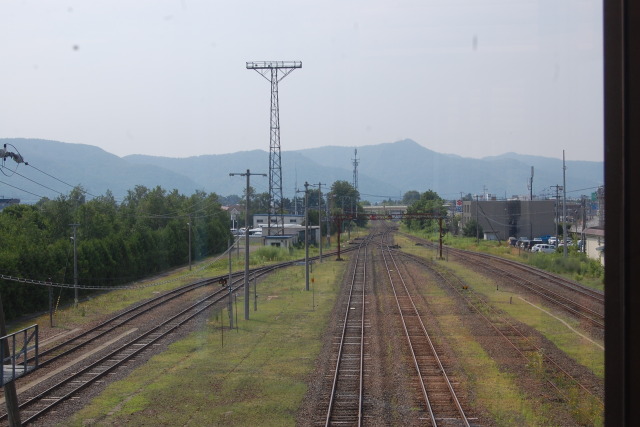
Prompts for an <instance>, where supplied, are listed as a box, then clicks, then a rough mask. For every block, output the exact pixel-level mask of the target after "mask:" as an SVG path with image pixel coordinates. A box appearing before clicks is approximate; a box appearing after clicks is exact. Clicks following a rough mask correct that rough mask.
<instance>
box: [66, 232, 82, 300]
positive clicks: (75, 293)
mask: <svg viewBox="0 0 640 427" xmlns="http://www.w3.org/2000/svg"><path fill="white" fill-rule="evenodd" d="M69 225H70V226H71V227H73V237H71V240H73V306H74V307H78V245H77V242H78V235H77V233H76V229H77V228H78V226H79V225H80V224H69Z"/></svg>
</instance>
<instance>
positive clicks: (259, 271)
mask: <svg viewBox="0 0 640 427" xmlns="http://www.w3.org/2000/svg"><path fill="white" fill-rule="evenodd" d="M314 258H316V257H314ZM296 262H298V261H297V260H296V261H287V262H283V263H278V264H272V265H269V266H264V267H259V268H256V269H253V270H252V272H253V273H254V274H256V275H257V276H258V277H261V276H263V275H265V274H268V273H270V272H272V271H274V270H277V269H280V268H285V267H289V266H292V265H294V264H295V263H296ZM220 277H224V278H227V277H228V275H225V276H219V277H215V278H212V279H205V280H203V281H199V282H196V283H193V284H189V285H184V286H181V287H180V288H177V289H174V290H172V291H168V292H167V293H165V294H163V295H160V296H158V297H155V298H153V299H151V300H149V301H146V302H144V303H141V304H139V305H137V306H136V307H133V308H132V309H129V310H126V311H125V312H123V313H120V314H118V315H116V316H114V317H113V318H111V319H109V320H107V321H105V322H103V325H104V324H110V323H114V322H115V321H117V320H118V319H121V317H122V316H124V315H126V314H127V313H131V312H133V311H135V310H136V309H138V308H140V307H145V309H144V311H149V310H151V309H154V308H157V307H158V306H160V305H163V304H165V303H167V302H169V301H170V300H172V299H174V298H175V297H176V295H174V294H175V293H176V292H177V293H180V292H182V293H183V294H184V293H188V292H190V291H192V290H193V289H194V288H197V287H201V286H204V285H205V284H208V283H211V282H214V281H216V280H219V278H220ZM234 277H237V278H238V279H236V280H235V281H234V282H233V283H234V284H237V286H236V287H235V288H233V290H234V291H235V290H237V289H240V288H241V287H243V286H244V283H243V273H242V272H236V273H234ZM167 295H170V298H168V299H166V298H165V297H166V296H167ZM227 296H228V289H227V288H223V289H220V290H217V291H215V292H214V293H212V294H210V295H208V296H206V297H204V298H203V299H201V300H200V301H198V302H196V303H195V304H193V305H191V306H190V307H189V308H187V309H185V310H183V311H181V312H180V313H178V314H177V315H176V316H179V315H181V314H183V313H185V312H186V311H187V310H190V309H193V308H194V307H196V306H198V305H201V304H202V303H203V302H206V301H210V300H213V302H212V303H211V304H209V305H207V306H206V307H205V308H203V310H204V309H206V308H208V307H210V306H211V305H213V304H215V303H217V302H219V301H222V300H225V299H226V298H227ZM163 299H164V300H163ZM160 300H163V301H160ZM154 303H155V304H154ZM149 304H152V307H150V308H147V307H146V306H147V305H149ZM198 313H199V312H198ZM198 313H196V314H194V316H195V315H197V314H198ZM176 316H174V318H175V317H176ZM135 317H137V316H135ZM191 317H193V316H191ZM191 317H190V318H191ZM190 318H188V319H186V320H185V321H184V322H182V323H180V324H179V325H177V326H176V327H174V328H171V330H170V331H168V332H167V334H168V333H169V332H172V331H173V330H175V328H177V327H178V326H181V325H182V324H184V323H186V322H187V321H188V320H190ZM172 319H173V318H172ZM129 320H131V319H127V320H126V321H129ZM170 321H171V319H169V320H167V321H165V322H163V323H162V324H161V325H158V326H157V327H155V328H154V329H152V330H151V331H148V332H145V333H144V334H142V335H141V336H140V337H138V338H136V339H134V340H132V341H131V342H129V343H128V344H125V345H124V346H123V347H121V348H120V349H118V350H116V351H120V350H124V349H125V347H127V346H131V345H133V343H135V342H136V341H139V340H140V339H143V338H144V337H146V336H148V335H149V334H150V333H152V331H154V330H157V328H159V327H162V326H163V325H166V324H167V323H168V322H170ZM123 323H125V322H123ZM123 323H118V324H117V325H115V326H112V327H111V330H113V329H115V328H117V327H120V326H122V324H123ZM99 327H100V326H99ZM99 327H98V328H99ZM92 330H93V329H92ZM94 331H95V330H94ZM103 335H104V334H99V336H103ZM165 335H166V334H165ZM81 336H86V333H85V334H80V335H78V336H76V337H73V338H71V339H69V340H68V341H66V342H65V343H63V344H61V345H60V346H56V348H61V347H62V346H63V345H64V344H67V343H68V342H72V341H75V340H77V339H79V338H80V337H81ZM97 338H98V337H93V338H91V339H89V340H88V341H87V342H83V343H81V344H80V345H78V346H76V347H75V348H73V349H72V350H71V351H66V352H65V355H68V354H70V353H72V352H74V351H76V350H78V349H79V348H82V347H84V346H85V344H87V343H88V342H92V341H95V340H96V339H97ZM154 342H155V341H154ZM147 347H148V346H146V345H145V346H144V348H147ZM51 350H53V349H51ZM135 353H136V354H138V352H137V351H136V352H135ZM107 358H108V356H107V357H105V358H102V359H101V360H103V359H104V360H106V359H107ZM127 359H130V357H127ZM92 366H94V365H92ZM87 369H90V367H89V368H85V369H82V370H81V371H80V372H79V373H82V372H86V371H87ZM113 369H115V367H114V368H113ZM111 370H112V369H111ZM74 377H75V375H74ZM70 380H71V378H67V379H65V380H63V381H61V382H59V383H58V384H56V385H54V386H53V387H52V388H50V389H49V390H47V391H46V392H48V391H51V390H53V388H54V387H57V386H62V385H63V384H66V383H67V382H68V381H70ZM95 380H97V378H96V379H95ZM95 380H92V381H88V382H87V383H88V384H87V385H86V386H88V385H89V383H92V382H94V381H95ZM86 386H82V387H80V388H78V389H77V390H74V391H72V392H70V394H69V396H70V395H71V394H75V393H77V392H78V391H81V390H83V389H84V388H85V387H86ZM46 392H45V393H46ZM38 396H40V395H38ZM36 397H37V396H36ZM67 398H68V396H67V397H65V398H64V399H60V400H57V401H55V402H53V403H52V405H51V406H49V407H48V409H47V410H46V411H48V410H50V409H51V408H53V407H54V406H56V405H58V404H60V403H62V402H63V401H64V400H66V399H67ZM34 399H35V398H34ZM32 401H33V399H29V400H28V401H26V402H23V404H21V405H20V408H24V407H26V405H27V404H29V403H30V402H32ZM46 411H43V412H42V413H41V414H39V415H38V417H39V416H41V415H43V414H44V413H45V412H46ZM6 418H7V414H6V413H4V414H2V415H0V420H5V419H6ZM32 419H35V418H33V417H32V418H30V419H28V420H27V421H25V422H30V421H31V420H32Z"/></svg>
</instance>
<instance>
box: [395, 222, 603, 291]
mask: <svg viewBox="0 0 640 427" xmlns="http://www.w3.org/2000/svg"><path fill="white" fill-rule="evenodd" d="M401 231H402V232H405V233H409V234H412V235H414V236H416V237H420V238H422V239H427V240H429V241H432V242H437V241H438V234H437V233H427V232H425V231H422V230H420V231H415V230H409V229H408V228H407V227H406V226H405V225H402V226H401ZM443 244H444V245H447V246H451V247H454V248H458V249H464V250H468V251H474V252H482V253H487V254H491V255H497V256H501V257H503V258H507V259H510V260H513V261H518V262H522V263H525V264H529V265H532V266H534V267H537V268H540V269H542V270H546V271H549V272H552V273H555V274H559V275H561V276H563V277H566V278H568V279H571V280H575V281H576V282H579V283H581V284H583V285H585V286H589V287H591V288H594V289H599V290H604V267H603V266H602V265H601V264H600V262H599V261H598V260H594V259H590V258H588V257H587V256H586V254H584V253H579V252H577V251H576V249H575V247H571V248H569V253H568V256H567V258H565V257H564V256H563V254H562V253H553V254H544V253H531V252H528V251H525V250H521V249H518V248H514V247H511V246H509V245H507V244H506V242H497V241H490V240H480V241H479V242H476V239H475V238H471V237H460V236H452V235H451V234H446V235H445V236H444V237H443ZM445 250H446V249H445Z"/></svg>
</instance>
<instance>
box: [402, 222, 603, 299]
mask: <svg viewBox="0 0 640 427" xmlns="http://www.w3.org/2000/svg"><path fill="white" fill-rule="evenodd" d="M399 234H401V235H403V236H405V237H407V238H408V239H410V240H413V241H414V242H419V243H421V244H423V245H427V246H429V247H432V248H437V245H436V244H434V243H433V242H431V241H429V240H426V239H422V238H420V237H416V236H413V235H411V234H408V233H402V232H401V233H399ZM447 250H448V251H449V252H450V253H453V254H454V255H461V254H463V255H465V259H466V258H469V257H473V258H482V259H488V260H493V261H495V262H497V263H500V264H502V265H505V266H508V267H510V268H514V269H517V270H520V271H524V272H526V273H528V274H536V275H538V276H541V277H544V278H547V279H549V280H551V281H552V282H554V283H556V284H558V285H561V286H562V287H564V288H568V289H570V290H572V291H575V292H577V293H579V294H581V295H584V296H586V297H589V298H592V299H593V300H595V301H596V302H600V303H603V302H604V292H602V291H599V290H597V289H593V288H590V287H588V286H585V285H583V284H581V283H578V282H575V281H573V280H569V279H567V278H565V277H562V276H558V275H556V274H553V273H550V272H548V271H545V270H541V269H539V268H536V267H533V266H530V265H527V264H523V263H521V262H517V261H513V260H509V259H506V258H503V257H500V256H497V255H491V254H485V253H481V252H474V251H469V250H466V249H459V248H453V247H447Z"/></svg>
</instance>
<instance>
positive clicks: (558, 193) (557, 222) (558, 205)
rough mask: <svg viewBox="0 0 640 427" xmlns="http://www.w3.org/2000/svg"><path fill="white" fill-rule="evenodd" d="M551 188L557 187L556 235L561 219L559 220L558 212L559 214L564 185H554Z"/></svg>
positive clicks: (554, 232)
mask: <svg viewBox="0 0 640 427" xmlns="http://www.w3.org/2000/svg"><path fill="white" fill-rule="evenodd" d="M551 188H555V189H556V229H555V230H554V231H553V234H554V235H555V236H557V235H558V224H560V222H559V220H558V214H559V212H560V211H559V209H558V208H559V207H560V190H562V189H563V188H564V187H563V186H562V185H552V186H551Z"/></svg>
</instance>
